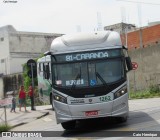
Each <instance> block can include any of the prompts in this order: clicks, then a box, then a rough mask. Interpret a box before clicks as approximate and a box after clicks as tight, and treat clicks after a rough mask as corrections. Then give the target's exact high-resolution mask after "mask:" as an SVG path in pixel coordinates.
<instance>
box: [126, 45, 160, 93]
mask: <svg viewBox="0 0 160 140" xmlns="http://www.w3.org/2000/svg"><path fill="white" fill-rule="evenodd" d="M129 55H130V56H131V59H132V62H137V63H138V69H137V70H132V71H131V72H129V79H130V87H131V88H132V89H133V90H134V89H135V90H141V89H146V88H148V87H149V86H151V85H160V45H158V44H157V45H155V46H151V47H146V48H142V49H136V50H131V51H129Z"/></svg>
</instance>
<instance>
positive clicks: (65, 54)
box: [37, 31, 132, 129]
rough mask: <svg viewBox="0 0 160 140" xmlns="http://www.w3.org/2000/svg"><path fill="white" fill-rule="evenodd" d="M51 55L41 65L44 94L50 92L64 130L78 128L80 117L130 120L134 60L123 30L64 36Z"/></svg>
mask: <svg viewBox="0 0 160 140" xmlns="http://www.w3.org/2000/svg"><path fill="white" fill-rule="evenodd" d="M45 55H46V56H44V57H43V58H42V59H44V60H45V59H46V57H47V58H49V59H48V60H49V61H48V62H47V61H46V62H42V60H38V63H37V64H38V65H39V66H37V68H38V69H39V70H38V72H39V73H40V68H43V74H42V75H41V76H40V77H41V82H40V83H42V81H44V83H45V85H46V86H44V84H41V85H40V88H39V91H40V94H41V95H40V96H43V97H44V96H46V97H47V96H48V101H50V103H51V104H52V106H53V108H54V110H55V115H56V120H57V123H58V124H59V123H61V125H62V127H63V128H64V129H74V128H75V127H76V124H77V123H76V122H77V121H81V120H86V119H92V118H104V117H114V118H116V119H117V120H119V121H121V122H125V121H127V118H128V113H129V106H128V90H127V84H128V83H127V72H129V71H130V70H132V63H131V59H130V57H129V56H128V51H127V49H126V48H125V47H124V46H122V43H121V38H120V35H119V33H117V32H115V31H98V32H93V33H77V34H74V35H63V36H61V37H58V38H56V39H54V40H53V42H52V44H51V48H50V51H49V52H47V53H45ZM41 62H42V63H41ZM40 65H42V66H40ZM42 85H43V86H42ZM47 86H48V87H47ZM46 87H47V88H46ZM43 88H44V90H43ZM46 91H47V92H46ZM42 92H44V93H43V94H42Z"/></svg>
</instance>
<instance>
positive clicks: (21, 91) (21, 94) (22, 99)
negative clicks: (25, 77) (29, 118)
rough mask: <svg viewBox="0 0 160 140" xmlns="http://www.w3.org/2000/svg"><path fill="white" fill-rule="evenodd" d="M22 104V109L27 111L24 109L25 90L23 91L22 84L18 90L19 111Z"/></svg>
mask: <svg viewBox="0 0 160 140" xmlns="http://www.w3.org/2000/svg"><path fill="white" fill-rule="evenodd" d="M22 105H23V106H24V109H25V111H26V112H27V110H26V92H25V91H24V86H21V87H20V90H19V111H21V107H22Z"/></svg>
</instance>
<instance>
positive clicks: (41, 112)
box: [0, 105, 51, 127]
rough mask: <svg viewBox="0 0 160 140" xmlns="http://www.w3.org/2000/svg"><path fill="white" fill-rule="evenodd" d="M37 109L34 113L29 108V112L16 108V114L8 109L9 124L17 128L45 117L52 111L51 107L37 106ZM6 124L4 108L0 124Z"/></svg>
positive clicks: (1, 110) (0, 112)
mask: <svg viewBox="0 0 160 140" xmlns="http://www.w3.org/2000/svg"><path fill="white" fill-rule="evenodd" d="M35 108H36V110H35V111H32V110H31V108H30V107H27V112H25V111H24V108H23V107H22V108H21V110H22V111H19V108H16V113H14V112H10V108H6V117H7V124H8V125H10V126H12V127H16V126H20V125H23V124H26V123H29V122H31V121H34V120H36V119H39V118H41V117H44V116H46V115H48V114H49V110H48V109H51V105H45V106H36V107H35ZM4 123H5V111H4V108H0V124H4Z"/></svg>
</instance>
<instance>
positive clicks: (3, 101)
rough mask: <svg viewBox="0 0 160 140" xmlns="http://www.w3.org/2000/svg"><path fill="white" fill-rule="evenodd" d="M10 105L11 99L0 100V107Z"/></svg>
mask: <svg viewBox="0 0 160 140" xmlns="http://www.w3.org/2000/svg"><path fill="white" fill-rule="evenodd" d="M11 104H12V98H5V99H0V107H3V106H7V105H11Z"/></svg>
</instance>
